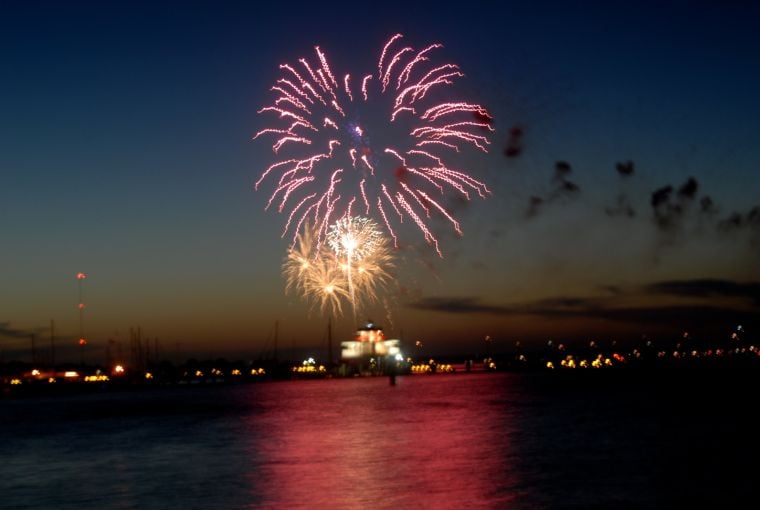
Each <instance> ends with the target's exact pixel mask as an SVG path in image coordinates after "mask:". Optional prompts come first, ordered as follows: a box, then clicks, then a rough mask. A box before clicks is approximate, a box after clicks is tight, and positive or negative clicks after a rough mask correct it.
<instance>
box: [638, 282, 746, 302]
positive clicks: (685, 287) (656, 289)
mask: <svg viewBox="0 0 760 510" xmlns="http://www.w3.org/2000/svg"><path fill="white" fill-rule="evenodd" d="M645 290H646V291H647V292H649V293H651V294H667V295H672V296H684V297H705V298H712V297H737V298H746V299H749V300H751V301H752V302H753V303H754V304H756V305H760V283H755V282H752V283H738V282H735V281H731V280H713V279H696V280H667V281H662V282H657V283H653V284H651V285H648V286H646V287H645Z"/></svg>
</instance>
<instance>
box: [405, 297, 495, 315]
mask: <svg viewBox="0 0 760 510" xmlns="http://www.w3.org/2000/svg"><path fill="white" fill-rule="evenodd" d="M409 306H410V307H411V308H415V309H417V310H429V311H432V312H445V313H457V314H471V313H490V314H505V313H510V309H509V308H507V307H503V306H495V305H486V304H481V303H480V299H479V298H474V297H427V298H422V299H420V300H418V301H416V302H414V303H411V304H410V305H409Z"/></svg>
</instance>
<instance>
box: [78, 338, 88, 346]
mask: <svg viewBox="0 0 760 510" xmlns="http://www.w3.org/2000/svg"><path fill="white" fill-rule="evenodd" d="M79 345H87V340H85V339H84V338H80V339H79Z"/></svg>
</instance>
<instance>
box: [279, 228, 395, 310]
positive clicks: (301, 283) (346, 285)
mask: <svg viewBox="0 0 760 510" xmlns="http://www.w3.org/2000/svg"><path fill="white" fill-rule="evenodd" d="M317 231H318V228H315V227H314V226H311V225H310V224H308V223H307V224H305V226H304V228H303V231H302V232H301V233H299V234H298V236H297V237H296V244H295V246H294V247H293V248H292V249H290V250H289V251H288V254H287V256H286V258H285V260H284V262H283V266H282V269H283V275H284V276H285V279H286V286H285V290H286V292H287V293H290V292H295V293H297V294H300V295H301V296H302V297H303V298H305V299H306V300H307V302H310V303H311V305H312V308H316V307H319V309H320V311H321V312H323V313H324V312H325V311H326V310H327V309H328V308H329V309H330V312H331V313H332V314H333V315H336V316H337V315H341V314H342V313H343V306H342V304H343V302H344V301H345V302H348V303H350V304H351V306H352V309H353V312H354V318H356V311H357V307H358V306H360V305H368V304H370V303H373V302H375V301H377V297H378V292H379V290H380V288H381V287H382V286H384V285H386V284H388V283H389V282H390V281H391V275H390V273H389V270H390V269H391V268H392V267H393V265H394V264H393V252H392V250H391V248H390V244H389V242H388V239H387V238H386V237H385V236H383V234H382V233H381V231H380V229H379V227H378V225H377V224H376V223H374V222H373V221H371V220H370V219H368V218H362V217H351V216H344V217H343V218H341V219H340V220H339V221H337V222H336V223H334V224H333V225H331V226H330V231H329V234H328V245H329V246H323V247H321V248H317V243H316V242H315V239H314V238H315V236H316V235H317Z"/></svg>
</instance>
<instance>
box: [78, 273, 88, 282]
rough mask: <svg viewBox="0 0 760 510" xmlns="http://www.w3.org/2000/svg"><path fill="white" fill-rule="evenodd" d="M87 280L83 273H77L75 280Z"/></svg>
mask: <svg viewBox="0 0 760 510" xmlns="http://www.w3.org/2000/svg"><path fill="white" fill-rule="evenodd" d="M85 278H87V275H86V274H84V273H77V280H84V279H85Z"/></svg>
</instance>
